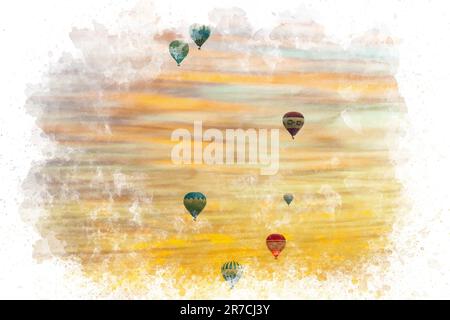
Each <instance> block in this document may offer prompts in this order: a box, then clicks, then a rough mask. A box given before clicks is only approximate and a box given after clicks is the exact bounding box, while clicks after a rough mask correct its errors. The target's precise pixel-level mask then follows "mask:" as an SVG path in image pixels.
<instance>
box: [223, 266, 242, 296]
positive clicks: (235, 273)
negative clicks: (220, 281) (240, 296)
mask: <svg viewBox="0 0 450 320" xmlns="http://www.w3.org/2000/svg"><path fill="white" fill-rule="evenodd" d="M242 272H243V268H242V266H241V265H240V264H239V263H238V262H236V261H228V262H225V263H224V264H223V266H222V276H223V278H224V279H225V281H226V282H227V283H228V284H229V285H230V288H231V289H233V288H234V285H235V284H236V283H237V282H238V281H239V279H240V278H241V276H242Z"/></svg>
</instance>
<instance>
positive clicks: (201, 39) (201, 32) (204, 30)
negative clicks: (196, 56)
mask: <svg viewBox="0 0 450 320" xmlns="http://www.w3.org/2000/svg"><path fill="white" fill-rule="evenodd" d="M190 34H191V38H192V40H193V41H194V42H195V44H196V45H197V46H198V50H200V48H201V46H202V45H203V44H204V43H205V41H206V40H208V38H209V36H210V34H211V29H210V27H208V26H204V25H198V24H193V25H192V26H191V27H190Z"/></svg>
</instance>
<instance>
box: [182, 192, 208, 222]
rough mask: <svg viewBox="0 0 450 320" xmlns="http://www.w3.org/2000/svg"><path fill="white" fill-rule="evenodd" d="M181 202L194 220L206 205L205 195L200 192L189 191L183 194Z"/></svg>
mask: <svg viewBox="0 0 450 320" xmlns="http://www.w3.org/2000/svg"><path fill="white" fill-rule="evenodd" d="M183 203H184V206H185V207H186V209H187V210H188V211H189V213H190V214H191V216H192V217H193V218H194V221H195V220H196V219H197V216H198V215H199V214H200V212H202V210H203V208H204V207H205V206H206V197H205V195H204V194H203V193H201V192H189V193H188V194H186V195H185V196H184V200H183Z"/></svg>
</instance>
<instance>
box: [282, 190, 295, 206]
mask: <svg viewBox="0 0 450 320" xmlns="http://www.w3.org/2000/svg"><path fill="white" fill-rule="evenodd" d="M283 199H284V201H286V203H287V204H288V205H290V204H291V202H292V200H294V196H293V195H292V193H286V194H285V195H284V196H283Z"/></svg>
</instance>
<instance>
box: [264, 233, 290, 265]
mask: <svg viewBox="0 0 450 320" xmlns="http://www.w3.org/2000/svg"><path fill="white" fill-rule="evenodd" d="M266 244H267V248H269V250H270V252H272V255H273V256H274V257H275V259H277V258H278V256H279V255H280V253H281V251H283V249H284V247H285V246H286V238H285V237H284V236H283V235H282V234H278V233H273V234H271V235H269V236H268V237H267V238H266Z"/></svg>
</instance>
